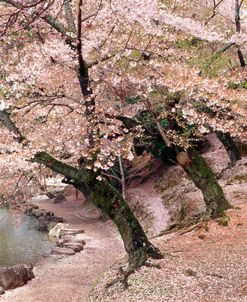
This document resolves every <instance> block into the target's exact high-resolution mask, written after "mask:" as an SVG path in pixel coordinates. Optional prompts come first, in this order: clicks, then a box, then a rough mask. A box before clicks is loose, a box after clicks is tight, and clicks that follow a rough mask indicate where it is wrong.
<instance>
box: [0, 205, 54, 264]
mask: <svg viewBox="0 0 247 302" xmlns="http://www.w3.org/2000/svg"><path fill="white" fill-rule="evenodd" d="M36 225H37V220H36V219H35V218H33V217H29V216H26V215H23V216H22V217H21V218H20V222H19V223H18V224H15V223H14V221H13V219H12V217H11V214H10V212H9V210H8V209H7V208H6V207H0V267H1V266H11V265H15V264H23V263H35V262H36V261H37V260H38V259H40V258H41V257H42V256H46V255H49V254H50V252H51V248H52V243H51V242H50V241H49V238H48V236H47V234H46V233H43V232H39V231H38V230H37V229H36Z"/></svg>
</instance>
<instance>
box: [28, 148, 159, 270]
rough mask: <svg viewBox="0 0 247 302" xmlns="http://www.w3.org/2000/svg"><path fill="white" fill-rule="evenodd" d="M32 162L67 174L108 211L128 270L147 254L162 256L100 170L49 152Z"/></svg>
mask: <svg viewBox="0 0 247 302" xmlns="http://www.w3.org/2000/svg"><path fill="white" fill-rule="evenodd" d="M31 161H32V162H37V163H40V164H43V165H45V166H47V167H48V168H50V169H51V170H53V171H55V172H57V173H59V174H62V175H64V176H65V177H66V178H68V179H69V180H70V183H73V184H74V186H75V187H76V189H78V190H80V191H81V192H82V193H83V194H84V195H85V197H86V198H87V199H90V200H91V201H92V202H93V204H94V205H95V206H97V207H98V208H99V209H100V210H101V211H103V212H104V213H105V214H107V215H108V216H109V217H110V218H111V220H112V221H113V222H114V223H115V225H116V226H117V228H118V231H119V233H120V235H121V237H122V239H123V242H124V247H125V250H126V252H127V253H128V256H129V268H128V272H132V271H134V270H135V269H136V268H138V267H140V266H142V265H143V264H144V263H145V262H146V260H147V259H148V257H151V258H154V259H160V258H162V257H163V256H162V254H161V253H160V252H159V250H158V249H157V248H156V247H154V246H153V244H152V243H151V242H150V241H149V240H148V239H147V237H146V235H145V233H144V231H143V229H142V227H141V225H140V223H139V222H138V220H137V219H136V217H135V215H134V214H133V212H132V211H131V209H130V207H129V206H128V204H127V202H126V200H125V199H124V198H123V197H122V195H121V194H120V193H119V192H118V191H117V190H116V189H115V188H114V187H112V186H111V184H110V183H109V182H108V181H106V180H102V181H99V180H97V173H95V172H93V171H92V170H87V169H84V168H83V167H82V168H81V169H80V170H79V169H76V168H74V167H72V166H70V165H67V164H65V163H62V162H61V161H58V160H56V159H55V158H54V157H52V156H50V155H49V154H47V153H46V152H40V153H37V154H36V155H35V156H34V157H33V158H32V159H31Z"/></svg>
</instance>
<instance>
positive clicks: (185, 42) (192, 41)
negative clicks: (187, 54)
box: [176, 37, 202, 50]
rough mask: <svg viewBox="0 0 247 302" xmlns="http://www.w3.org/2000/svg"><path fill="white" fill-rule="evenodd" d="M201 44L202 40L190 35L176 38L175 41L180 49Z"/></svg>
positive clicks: (187, 48)
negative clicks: (180, 38) (189, 36)
mask: <svg viewBox="0 0 247 302" xmlns="http://www.w3.org/2000/svg"><path fill="white" fill-rule="evenodd" d="M201 44H202V40H201V39H198V38H195V37H192V38H186V39H182V40H178V41H177V42H176V46H177V47H178V48H180V49H185V50H189V49H191V48H196V47H198V46H200V45H201Z"/></svg>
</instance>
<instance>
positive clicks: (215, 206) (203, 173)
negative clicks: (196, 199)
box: [184, 148, 231, 218]
mask: <svg viewBox="0 0 247 302" xmlns="http://www.w3.org/2000/svg"><path fill="white" fill-rule="evenodd" d="M188 153H189V156H190V158H191V160H192V162H191V164H190V165H187V166H185V167H184V170H185V171H186V173H187V174H188V175H189V176H190V178H191V179H192V180H193V182H194V184H195V185H196V186H197V187H198V188H199V189H200V190H201V191H202V193H203V196H204V201H205V204H206V208H207V214H208V215H209V216H210V217H212V218H216V217H220V216H222V217H223V216H224V211H225V210H226V209H228V208H230V207H231V206H230V204H229V202H228V201H227V200H226V198H225V196H224V193H223V190H222V188H221V187H220V185H219V184H218V182H217V180H216V178H215V176H214V174H213V171H212V169H211V168H210V166H209V165H208V163H207V162H206V160H205V159H204V158H203V157H202V156H201V155H200V154H199V153H198V152H197V151H196V150H195V149H193V148H191V149H189V150H188Z"/></svg>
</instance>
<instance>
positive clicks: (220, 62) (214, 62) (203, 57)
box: [188, 49, 231, 78]
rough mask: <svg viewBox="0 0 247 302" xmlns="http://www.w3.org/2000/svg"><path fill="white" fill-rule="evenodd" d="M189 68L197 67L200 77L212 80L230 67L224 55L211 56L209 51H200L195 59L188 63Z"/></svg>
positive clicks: (227, 58)
mask: <svg viewBox="0 0 247 302" xmlns="http://www.w3.org/2000/svg"><path fill="white" fill-rule="evenodd" d="M188 65H189V66H190V67H194V66H196V67H199V68H200V70H201V73H202V75H204V76H207V77H210V78H213V77H216V76H218V75H219V73H220V71H221V70H223V69H224V68H226V67H227V68H228V67H231V66H230V63H229V57H228V56H227V55H225V54H221V55H217V56H212V53H211V51H210V50H207V49H206V50H203V51H201V52H200V53H199V54H198V56H197V57H193V58H191V59H190V60H189V61H188Z"/></svg>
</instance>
